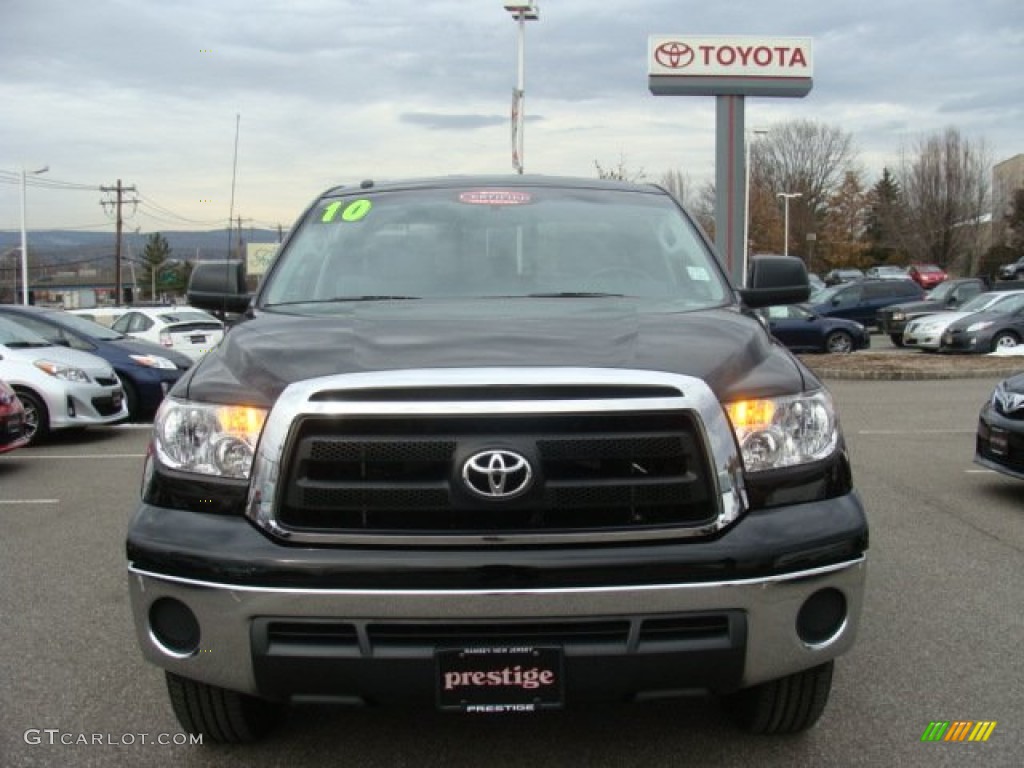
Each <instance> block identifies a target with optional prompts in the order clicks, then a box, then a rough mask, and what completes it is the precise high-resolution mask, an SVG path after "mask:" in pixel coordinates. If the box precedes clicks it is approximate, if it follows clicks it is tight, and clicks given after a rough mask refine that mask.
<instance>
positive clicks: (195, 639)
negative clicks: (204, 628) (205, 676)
mask: <svg viewBox="0 0 1024 768" xmlns="http://www.w3.org/2000/svg"><path fill="white" fill-rule="evenodd" d="M149 631H150V635H151V636H152V638H153V641H154V642H155V643H156V644H157V645H159V646H160V648H161V649H162V650H163V651H164V652H165V653H167V654H168V655H170V656H174V657H176V658H187V657H189V656H192V655H194V654H195V653H197V652H198V651H199V620H198V619H197V618H196V615H195V614H194V613H192V611H191V609H190V608H189V607H188V606H187V605H185V604H184V603H183V602H181V601H180V600H175V599H174V598H171V597H161V598H160V599H159V600H157V601H155V602H154V603H153V604H152V605H151V606H150V607H149Z"/></svg>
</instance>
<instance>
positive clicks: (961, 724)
mask: <svg viewBox="0 0 1024 768" xmlns="http://www.w3.org/2000/svg"><path fill="white" fill-rule="evenodd" d="M972 725H974V722H973V721H971V720H954V721H953V724H952V725H951V726H950V727H949V732H948V733H947V734H946V738H945V739H943V741H963V740H964V739H966V738H967V733H968V731H970V729H971V726H972Z"/></svg>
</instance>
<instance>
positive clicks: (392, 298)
mask: <svg viewBox="0 0 1024 768" xmlns="http://www.w3.org/2000/svg"><path fill="white" fill-rule="evenodd" d="M419 298H420V297H419V296H396V295H392V294H381V295H379V296H377V295H367V296H335V297H333V298H330V299H303V300H302V301H277V302H274V303H273V304H264V305H263V306H264V307H265V308H269V307H295V306H300V305H302V304H335V303H337V302H343V301H414V300H418V299H419Z"/></svg>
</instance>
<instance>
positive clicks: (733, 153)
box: [647, 35, 813, 286]
mask: <svg viewBox="0 0 1024 768" xmlns="http://www.w3.org/2000/svg"><path fill="white" fill-rule="evenodd" d="M647 75H648V76H647V83H648V87H649V88H650V91H651V93H653V94H654V95H655V96H714V97H716V105H715V121H716V128H715V248H716V249H717V251H718V255H719V258H721V259H722V260H723V262H724V266H725V268H726V271H728V272H729V275H730V276H731V277H732V280H733V283H734V284H736V285H738V286H739V285H743V284H744V282H745V280H746V255H747V244H746V242H744V240H745V238H746V234H745V230H746V210H747V190H746V174H747V168H746V163H747V158H746V152H745V142H746V130H745V126H744V123H745V107H746V103H745V99H746V97H747V96H772V97H774V96H782V97H802V96H806V95H807V94H808V93H810V90H811V87H812V85H813V82H812V75H813V62H812V58H811V41H810V39H809V38H805V37H799V38H776V37H772V38H757V37H694V36H690V35H651V37H650V39H649V42H648V53H647Z"/></svg>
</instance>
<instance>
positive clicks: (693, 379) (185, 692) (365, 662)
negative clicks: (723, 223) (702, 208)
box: [127, 176, 868, 742]
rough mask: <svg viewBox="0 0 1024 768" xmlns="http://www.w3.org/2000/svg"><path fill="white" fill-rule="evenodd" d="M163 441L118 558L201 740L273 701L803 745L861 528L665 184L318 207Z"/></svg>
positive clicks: (369, 188) (449, 189)
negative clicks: (575, 721) (641, 722)
mask: <svg viewBox="0 0 1024 768" xmlns="http://www.w3.org/2000/svg"><path fill="white" fill-rule="evenodd" d="M236 266H237V265H235V264H232V263H220V264H214V263H209V264H207V263H201V264H199V265H198V266H197V267H196V270H195V271H194V273H193V277H192V283H191V290H190V297H189V298H190V301H191V302H192V303H193V304H195V305H199V306H204V307H206V308H208V309H217V310H219V311H224V312H241V313H242V314H243V316H242V319H241V321H240V322H238V323H237V324H235V325H234V326H233V327H232V328H231V329H230V330H229V332H228V333H227V334H226V335H225V337H224V339H223V341H222V342H221V343H220V344H219V345H218V346H217V347H215V348H214V349H213V350H211V351H210V352H208V353H207V354H206V355H205V356H204V357H203V358H202V359H201V360H200V361H199V362H198V363H197V364H196V365H195V366H193V368H192V369H191V370H189V372H188V373H187V374H186V376H184V377H183V378H182V379H181V380H180V381H179V382H178V384H177V385H176V386H175V387H174V389H173V390H172V391H171V392H170V394H169V396H168V397H167V398H166V400H165V402H164V404H163V406H162V407H161V409H160V412H159V413H158V414H157V416H156V419H155V424H154V431H153V440H152V446H151V450H150V452H149V458H148V459H147V461H146V466H145V471H144V478H143V483H142V498H141V501H140V503H139V506H138V509H137V511H136V512H135V514H134V517H133V519H132V521H131V524H130V528H129V531H128V535H127V560H128V571H129V581H130V594H131V601H132V607H133V612H134V620H135V626H136V631H137V636H138V640H139V643H140V645H141V648H142V651H143V653H144V655H145V656H146V658H148V659H149V660H150V661H152V662H153V663H155V664H157V665H159V666H160V667H162V668H163V669H164V670H165V672H166V680H167V687H168V691H169V695H170V700H171V703H172V706H173V709H174V712H175V714H176V715H177V717H178V719H179V720H180V722H181V724H182V726H183V727H184V728H185V729H186V730H188V731H189V732H190V733H198V734H202V735H203V736H204V737H205V738H206V739H207V740H209V741H217V742H242V741H249V740H253V739H256V738H258V737H260V736H261V735H263V734H264V732H265V731H267V730H268V729H269V728H270V727H271V726H272V725H273V724H274V723H275V722H276V720H277V719H278V717H279V716H280V715H281V714H282V713H283V710H284V708H285V706H286V705H287V704H288V703H289V702H303V701H313V702H321V701H335V702H344V703H348V704H353V705H364V704H381V705H387V704H399V703H401V704H410V703H420V704H422V705H423V706H428V707H437V708H440V709H441V710H446V711H452V712H467V713H505V712H540V711H544V710H549V709H558V708H562V707H572V706H574V705H577V704H580V703H582V702H589V701H620V702H621V701H624V700H642V699H648V698H656V697H664V696H673V695H694V694H702V695H708V694H711V695H716V696H720V697H721V699H722V700H723V701H724V703H725V706H726V709H727V711H728V712H729V713H730V714H731V716H732V717H733V718H734V719H735V721H736V722H737V723H738V724H739V725H740V726H741V727H743V728H745V729H748V730H750V731H754V732H761V733H788V732H794V731H800V730H803V729H806V728H808V727H810V726H811V725H813V724H814V723H815V722H816V721H817V719H818V717H819V716H820V715H821V713H822V711H823V709H824V707H825V704H826V701H827V699H828V696H829V691H830V687H831V682H832V670H833V663H834V659H835V658H836V657H838V656H839V655H841V654H842V653H844V652H845V651H847V650H848V649H849V648H850V647H851V646H852V644H853V642H854V637H855V635H856V632H857V628H858V624H859V617H860V613H861V605H862V599H863V590H864V582H865V574H866V568H867V546H868V525H867V520H866V516H865V512H864V509H863V507H862V504H861V501H860V499H859V497H858V494H857V493H856V491H855V490H854V487H853V482H852V474H851V468H850V462H849V458H848V454H847V450H846V446H845V443H844V440H843V436H842V434H841V432H840V428H839V420H838V417H837V413H836V409H835V405H834V403H833V400H832V397H831V396H830V394H829V392H828V391H827V390H826V388H825V387H824V386H823V385H822V383H821V382H820V381H819V380H818V379H817V378H815V376H814V375H813V374H812V373H811V372H810V371H809V370H808V369H807V368H805V367H804V366H803V365H802V364H801V363H800V362H799V361H798V360H797V359H796V358H795V357H794V356H793V355H792V354H790V353H789V352H788V351H787V350H786V349H785V348H784V347H782V346H781V345H780V344H779V343H777V342H776V341H774V340H773V339H772V337H771V336H770V335H769V333H768V332H767V330H766V329H765V328H764V326H763V325H762V324H761V323H760V322H759V321H758V320H757V318H756V317H755V316H754V315H753V313H752V312H751V309H752V308H753V307H758V306H767V305H773V304H781V303H786V302H797V301H802V300H804V299H805V298H806V295H807V278H806V271H805V269H804V266H803V264H802V263H801V262H800V261H799V260H796V259H793V258H791V257H765V258H762V259H757V260H755V261H753V263H752V268H751V270H750V272H749V276H748V283H749V285H748V286H747V287H745V288H742V289H738V288H736V287H734V286H733V285H732V284H731V283H730V281H729V279H728V277H727V276H726V274H725V272H724V270H723V269H722V267H721V266H720V264H719V263H718V261H717V259H716V257H715V255H714V253H713V251H712V248H711V246H710V244H709V243H708V241H707V239H706V238H705V236H704V235H703V234H702V233H701V232H700V230H699V229H698V228H697V227H696V226H695V225H694V223H693V222H692V221H691V219H690V218H689V217H688V216H687V214H686V213H685V212H684V211H683V210H682V208H680V206H679V205H678V204H677V203H676V202H674V200H673V198H672V196H671V195H670V194H668V193H667V192H666V191H665V190H664V189H661V188H659V187H656V186H654V185H634V184H628V183H624V182H615V181H601V180H595V179H565V178H554V177H541V176H512V177H507V176H501V177H449V178H444V179H433V180H418V181H411V182H392V183H387V184H377V183H373V182H363V183H362V184H360V185H356V186H353V187H340V188H335V189H331V190H328V191H327V192H325V193H324V194H323V195H322V196H321V197H319V198H318V199H317V200H316V201H315V202H314V203H313V204H312V205H311V206H310V208H309V209H308V210H307V211H306V212H305V213H304V214H303V215H302V217H301V219H300V221H299V222H298V223H297V225H296V226H295V227H294V228H293V230H292V232H291V234H290V235H289V237H288V238H287V240H286V241H285V242H284V243H283V245H282V246H281V248H280V252H279V254H278V255H277V257H276V259H275V260H274V262H273V264H272V265H271V266H270V268H269V271H268V273H267V274H266V275H265V277H264V278H263V280H262V283H261V284H260V287H259V289H258V290H257V292H256V293H255V294H254V295H252V296H250V295H248V294H246V293H245V292H244V281H243V280H242V274H241V271H240V270H239V269H237V268H236Z"/></svg>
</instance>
